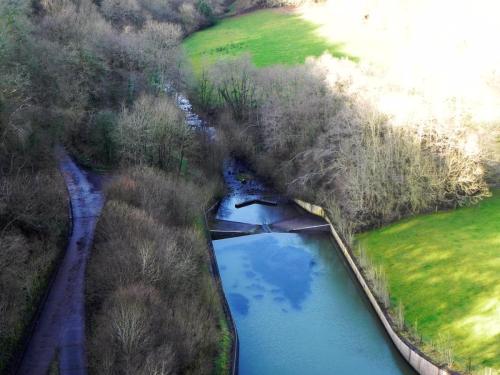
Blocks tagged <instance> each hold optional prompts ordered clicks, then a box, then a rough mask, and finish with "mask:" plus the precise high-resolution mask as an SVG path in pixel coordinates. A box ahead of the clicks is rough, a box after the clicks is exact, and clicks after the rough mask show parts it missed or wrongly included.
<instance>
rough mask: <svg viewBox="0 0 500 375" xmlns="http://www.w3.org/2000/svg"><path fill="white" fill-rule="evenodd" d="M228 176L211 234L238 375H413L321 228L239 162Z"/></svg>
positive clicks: (182, 103)
mask: <svg viewBox="0 0 500 375" xmlns="http://www.w3.org/2000/svg"><path fill="white" fill-rule="evenodd" d="M177 103H178V105H179V107H180V108H181V109H182V110H183V111H184V112H185V114H186V119H187V122H188V124H189V125H190V126H191V127H193V128H198V129H200V128H203V129H209V134H210V135H211V138H215V131H214V130H213V128H207V127H206V126H204V125H205V124H204V123H203V121H202V120H201V119H200V118H199V117H198V116H197V115H196V114H195V113H193V111H192V107H191V105H190V103H189V100H188V99H187V98H186V97H184V96H181V95H178V96H177ZM205 131H206V130H205ZM224 177H225V183H226V185H227V187H228V190H229V193H228V194H227V196H226V197H225V198H224V199H223V200H222V202H221V204H220V205H219V209H218V211H217V212H216V214H215V215H214V217H213V218H212V220H211V224H210V227H211V232H212V238H213V246H214V250H215V255H216V258H217V263H218V265H219V271H220V275H221V279H222V284H223V289H224V293H225V295H226V297H227V300H228V302H229V306H230V309H231V312H232V315H233V318H234V320H235V322H236V327H237V331H238V336H239V340H240V354H239V373H240V374H243V375H248V374H259V375H263V374H273V375H274V374H287V375H291V374H301V375H302V374H381V375H390V374H415V372H414V371H413V369H412V368H411V367H410V366H409V364H408V363H407V362H406V361H405V360H404V359H403V357H402V356H401V355H400V354H399V352H398V351H397V349H396V348H395V347H394V346H393V344H392V342H391V341H390V339H389V337H388V336H387V334H386V332H385V331H384V329H383V328H382V325H381V323H380V322H379V321H378V319H377V317H376V316H375V314H374V312H373V310H372V307H371V305H370V304H369V302H368V300H367V298H366V296H365V295H364V294H363V291H362V290H361V288H360V287H359V286H358V285H357V283H356V280H355V279H354V276H353V275H351V273H350V271H349V269H348V266H347V264H346V263H345V261H344V259H343V258H342V255H341V253H340V251H339V250H338V249H337V247H336V244H335V243H334V241H333V239H332V237H331V235H330V233H329V232H326V231H325V228H324V222H319V223H318V218H316V217H314V216H313V215H311V214H309V213H307V212H306V211H304V210H302V209H301V208H299V207H298V206H297V205H295V204H294V203H292V202H290V201H288V200H287V199H285V198H283V197H280V196H277V195H276V194H274V192H273V191H270V190H269V189H267V188H266V187H265V186H264V185H263V184H262V183H260V182H259V181H258V180H256V179H255V178H253V177H252V176H251V173H249V172H248V170H247V169H246V168H245V167H244V166H243V165H242V164H241V163H239V162H237V161H235V160H229V161H227V162H226V163H225V166H224ZM259 200H261V203H258V201H259ZM245 202H246V203H245ZM252 202H253V203H252ZM242 203H243V207H240V205H241V204H242ZM237 206H238V207H240V208H237ZM322 225H323V227H322ZM216 233H217V235H216Z"/></svg>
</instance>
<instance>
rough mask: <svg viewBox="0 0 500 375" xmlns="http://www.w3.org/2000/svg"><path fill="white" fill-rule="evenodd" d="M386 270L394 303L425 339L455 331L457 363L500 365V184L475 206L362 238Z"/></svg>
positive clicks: (413, 220)
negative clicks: (399, 305)
mask: <svg viewBox="0 0 500 375" xmlns="http://www.w3.org/2000/svg"><path fill="white" fill-rule="evenodd" d="M357 239H358V240H359V242H360V244H361V245H362V247H363V248H364V249H365V251H366V252H367V253H368V255H369V256H370V258H371V259H372V260H373V263H374V264H375V265H381V266H383V268H384V269H385V271H386V274H387V278H388V282H389V287H390V292H391V300H392V302H393V305H396V304H397V303H398V301H401V302H402V303H403V305H404V314H405V320H406V323H407V324H408V325H411V326H414V325H415V324H417V325H418V331H419V334H420V335H422V337H423V340H424V341H427V342H429V341H431V340H432V341H433V342H437V341H439V340H440V336H441V337H442V336H443V335H449V338H450V341H451V348H452V350H453V352H454V354H455V356H456V358H455V361H458V362H461V363H462V364H466V366H467V364H468V363H469V361H470V362H471V363H472V366H477V365H480V366H486V367H492V368H498V367H499V366H500V347H499V346H498V343H499V341H500V328H499V327H500V320H499V319H500V310H499V306H500V253H499V250H500V190H495V191H494V194H493V197H491V198H488V199H485V200H483V201H482V202H480V203H479V204H477V205H476V206H473V207H468V208H461V209H458V210H454V211H448V212H439V213H435V214H430V215H422V216H417V217H414V218H411V219H408V220H403V221H400V222H398V223H396V224H393V225H390V226H387V227H385V228H381V229H377V230H374V231H371V232H367V233H364V234H361V235H359V236H358V237H357Z"/></svg>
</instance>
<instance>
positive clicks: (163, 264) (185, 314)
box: [87, 168, 221, 374]
mask: <svg viewBox="0 0 500 375" xmlns="http://www.w3.org/2000/svg"><path fill="white" fill-rule="evenodd" d="M175 181H176V180H175V179H174V178H173V177H169V176H166V175H164V174H163V173H161V172H159V171H157V170H153V169H140V168H136V169H134V170H132V171H127V172H125V173H124V174H122V175H121V176H119V177H118V178H117V179H116V180H114V181H113V182H112V183H111V185H110V186H109V187H108V189H107V192H106V194H107V204H106V206H105V208H104V211H103V214H102V217H101V219H100V220H99V223H98V225H97V233H96V239H95V244H94V250H93V254H92V257H91V260H90V264H89V268H88V281H87V303H88V306H89V311H90V324H89V326H90V336H89V345H88V347H89V348H91V349H90V365H91V372H93V373H107V372H110V371H112V372H113V373H115V374H151V373H157V372H158V373H196V374H209V373H212V370H213V365H214V358H215V355H216V354H217V344H216V343H217V340H218V337H219V335H220V333H219V330H220V328H219V327H218V322H219V318H220V316H221V310H219V309H220V306H219V301H218V296H217V292H216V289H215V286H214V284H213V281H212V279H211V276H210V275H209V273H208V272H207V270H208V268H207V267H208V262H209V260H208V256H207V249H206V243H205V240H204V238H203V234H202V233H200V232H199V231H197V230H194V229H191V228H192V227H193V223H194V220H195V219H196V215H199V213H200V210H201V207H203V203H201V202H200V201H199V199H200V198H199V197H203V196H205V194H206V193H204V192H203V191H202V189H200V188H197V187H195V186H194V185H191V184H190V183H187V182H185V181H182V180H177V181H176V182H175ZM181 191H182V194H180V192H181ZM190 192H192V193H190ZM179 214H180V215H181V217H179V216H178V215H179ZM174 225H175V226H174Z"/></svg>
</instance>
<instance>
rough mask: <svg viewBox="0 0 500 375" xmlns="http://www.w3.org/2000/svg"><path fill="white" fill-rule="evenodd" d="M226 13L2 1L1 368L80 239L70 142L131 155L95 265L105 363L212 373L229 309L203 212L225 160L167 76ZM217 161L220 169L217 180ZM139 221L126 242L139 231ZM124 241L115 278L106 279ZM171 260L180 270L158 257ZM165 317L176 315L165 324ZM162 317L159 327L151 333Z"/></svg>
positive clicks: (204, 6)
mask: <svg viewBox="0 0 500 375" xmlns="http://www.w3.org/2000/svg"><path fill="white" fill-rule="evenodd" d="M222 10H223V7H222V1H205V0H198V1H167V2H165V1H157V0H144V1H143V0H140V1H136V0H124V1H115V0H103V1H95V2H94V1H91V0H75V1H72V0H40V1H38V0H36V1H23V0H13V1H3V2H1V3H0V372H2V370H5V369H6V366H7V365H8V363H9V360H10V359H11V357H12V355H14V354H15V353H16V351H18V350H19V349H20V345H21V343H22V338H23V335H24V330H25V327H26V325H27V324H28V323H29V321H30V319H31V317H32V315H33V313H34V311H35V309H36V307H37V305H38V302H39V300H40V298H41V295H42V294H43V292H44V290H45V288H46V285H47V281H48V279H49V277H50V275H51V273H52V271H53V269H54V265H55V263H56V261H57V259H58V258H59V256H60V255H61V254H62V251H63V250H64V247H65V245H66V243H65V242H66V235H67V227H68V205H67V193H66V190H65V186H64V182H63V180H62V177H61V176H60V174H59V172H58V170H57V160H55V156H54V152H53V149H54V146H55V145H56V144H63V145H65V146H66V148H67V149H68V150H69V151H70V152H71V153H72V154H73V156H74V157H75V158H76V159H77V160H79V161H80V162H81V163H83V164H84V165H88V166H91V167H100V168H109V167H114V168H124V169H123V172H121V177H119V178H117V180H116V182H115V183H114V185H113V186H112V187H110V190H109V193H108V203H107V205H106V207H105V209H104V214H103V217H102V220H101V221H100V222H99V223H98V236H97V241H96V248H95V258H92V261H91V265H90V268H89V272H88V280H89V286H88V291H89V296H88V300H89V313H90V315H89V333H90V335H89V336H90V337H89V341H90V342H92V343H93V344H95V348H96V349H97V350H95V351H92V352H91V353H90V364H91V368H92V371H94V372H95V373H109V371H110V370H109V369H110V368H112V369H113V371H114V372H113V373H116V374H125V373H129V374H132V373H133V374H137V373H148V374H150V373H153V372H154V371H164V372H163V373H165V371H167V369H168V371H167V372H170V371H174V372H184V373H186V372H195V373H202V372H203V373H205V372H206V373H210V372H211V371H212V369H213V366H215V361H216V358H217V357H218V356H219V353H218V351H219V350H218V346H217V343H218V340H219V335H220V326H219V320H220V318H221V316H220V314H221V311H220V307H219V300H218V297H217V296H216V294H215V288H214V287H213V285H212V283H211V281H210V279H209V273H208V262H207V253H206V243H205V242H204V240H203V236H202V235H201V233H202V229H201V227H200V226H199V225H197V224H196V223H199V222H200V217H199V215H200V213H201V208H202V207H203V206H204V204H206V203H207V202H208V201H209V200H210V198H211V197H212V196H213V195H214V194H215V192H216V191H217V187H218V184H219V182H218V178H217V176H218V174H217V173H214V172H213V168H214V166H216V165H217V161H216V159H217V158H216V157H215V159H214V157H207V156H206V155H205V154H206V152H207V151H206V149H205V148H204V146H201V141H200V140H199V139H197V138H196V137H195V136H194V135H193V134H192V132H191V131H189V130H188V129H187V128H186V127H185V124H184V121H183V117H182V114H181V113H180V111H179V109H178V108H177V107H176V106H175V104H174V99H173V98H171V97H168V96H167V95H165V94H164V88H165V84H166V83H167V81H168V82H170V83H171V84H174V85H182V80H183V75H182V73H181V71H180V69H179V66H180V65H181V61H182V54H181V52H180V50H179V47H178V46H179V42H180V40H181V39H182V37H183V36H184V35H186V34H187V33H190V32H192V31H193V30H196V29H198V28H200V27H203V26H207V25H209V24H211V23H212V22H213V21H214V17H215V16H216V15H217V14H218V13H220V12H221V11H222ZM212 155H213V153H212ZM134 165H139V167H137V168H135V169H132V170H128V169H126V168H129V167H130V168H134ZM148 166H150V167H151V168H158V169H161V170H163V172H162V173H160V174H158V173H157V172H153V170H150V169H148ZM207 174H213V175H214V176H215V177H214V178H211V180H210V182H207V181H206V180H207V177H206V175H207ZM196 186H205V189H204V190H203V189H200V188H197V187H196ZM144 189H145V190H144ZM179 191H182V192H183V194H178V193H177V192H179ZM188 193H189V194H188ZM175 198H176V199H175ZM155 199H161V201H160V202H162V203H161V204H160V205H158V203H157V201H155ZM174 207H175V209H174ZM174 214H175V215H177V216H175V220H174V219H173V216H172V215H174ZM117 218H119V219H120V220H117ZM181 218H182V220H181ZM196 225H197V226H196ZM145 227H148V228H149V230H148V231H144V229H145ZM167 229H168V230H167ZM137 231H139V232H140V234H141V235H140V236H134V241H132V240H131V241H126V243H127V245H128V247H127V248H125V249H123V248H122V246H123V242H122V241H123V240H124V239H125V238H124V237H123V236H124V233H128V235H129V236H133V234H134V233H137ZM166 243H168V246H166V245H165V244H166ZM123 250H126V251H123ZM117 251H119V252H120V255H119V256H120V259H122V260H123V261H122V262H119V263H113V266H115V267H117V270H116V273H115V274H114V276H115V278H114V279H113V278H112V279H102V278H103V277H104V276H105V275H109V274H105V273H101V270H102V268H101V267H103V266H106V265H108V263H109V262H111V259H112V258H111V256H114V255H117V254H115V253H116V252H117ZM160 258H161V259H164V260H166V262H165V263H164V265H165V267H167V266H168V267H169V268H168V273H165V272H163V271H165V269H151V268H150V267H151V263H150V262H153V263H154V265H156V261H157V260H158V259H160ZM173 264H175V268H170V266H169V265H173ZM137 267H138V268H137ZM124 278H126V283H125V279H124ZM179 278H180V279H182V280H180V279H179ZM177 279H179V280H180V281H182V282H181V284H182V290H180V289H178V285H179V284H176V283H174V284H172V282H173V281H179V280H177ZM97 286H98V287H97ZM134 293H135V294H134ZM186 301H188V303H186ZM166 305H168V307H165V306H166ZM191 308H192V309H191ZM164 309H167V310H164ZM186 309H188V310H189V311H191V312H190V313H189V314H187V313H186ZM107 314H108V315H107ZM109 314H111V315H109ZM137 314H139V315H137ZM165 314H171V319H170V320H169V321H168V324H167V321H165V320H162V321H163V326H162V327H164V328H161V329H160V328H159V327H158V326H157V325H156V322H157V320H158V319H159V317H160V315H161V316H163V317H165ZM110 319H112V320H115V321H116V323H117V324H116V325H115V326H114V327H115V328H116V329H118V330H119V329H120V324H128V323H131V321H133V320H134V319H138V320H139V321H140V322H141V324H142V326H141V329H144V330H145V331H140V332H137V333H136V334H137V336H134V337H121V341H120V339H118V340H116V339H115V338H114V337H116V336H115V335H116V333H117V332H111V331H110V329H111V327H113V326H111V325H109V320H110ZM119 319H122V320H121V321H119ZM127 319H129V320H127ZM104 327H105V328H106V329H104ZM147 330H150V331H151V330H154V332H155V336H154V337H151V336H150V335H149V334H148V340H146V341H147V343H146V341H144V334H145V332H146V331H147ZM148 332H149V331H148ZM174 342H175V343H176V345H175V346H174V345H173V344H174ZM181 343H182V344H181ZM145 345H147V347H148V348H149V349H150V350H148V351H147V352H146V353H145V351H144V346H145ZM102 348H106V350H101V349H102ZM221 351H222V350H221ZM126 358H134V363H135V367H133V368H132V367H131V366H129V363H128V362H127V361H126ZM219 362H220V361H219ZM219 362H218V366H219V367H221V366H222V367H221V368H222V369H223V366H224V365H227V364H224V363H219ZM97 364H99V366H100V367H99V366H98V365H97ZM158 366H159V367H158ZM158 373H162V372H158Z"/></svg>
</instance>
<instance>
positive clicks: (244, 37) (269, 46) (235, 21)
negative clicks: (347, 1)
mask: <svg viewBox="0 0 500 375" xmlns="http://www.w3.org/2000/svg"><path fill="white" fill-rule="evenodd" d="M316 30H317V26H315V25H314V24H312V23H310V22H308V21H305V20H303V19H302V18H301V17H300V16H299V15H297V14H295V13H291V12H285V11H283V10H275V9H273V10H269V9H267V10H260V11H257V12H253V13H249V14H246V15H243V16H238V17H234V18H228V19H225V20H222V21H220V22H219V23H217V25H215V26H214V27H211V28H208V29H205V30H203V31H201V32H198V33H195V34H193V35H192V36H191V37H189V38H187V39H186V40H185V41H184V44H183V45H184V49H185V51H186V53H187V55H188V57H189V59H190V60H191V61H192V63H193V67H194V70H195V71H196V72H199V71H200V70H201V67H202V66H206V64H210V63H213V62H214V61H215V60H217V59H219V58H223V57H229V56H237V55H240V54H243V53H250V54H251V56H252V61H253V62H254V63H255V65H256V66H258V67H263V66H269V65H274V64H286V65H297V64H302V63H304V61H305V60H306V58H307V57H308V56H320V55H321V54H323V52H325V51H328V52H330V53H331V54H332V55H333V56H336V57H348V56H347V54H345V53H344V52H343V50H342V44H333V43H330V42H328V41H327V40H326V39H325V38H323V37H321V36H320V35H319V34H318V33H317V32H316Z"/></svg>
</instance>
